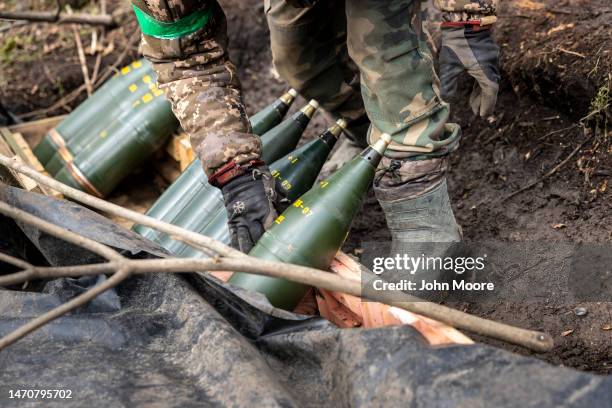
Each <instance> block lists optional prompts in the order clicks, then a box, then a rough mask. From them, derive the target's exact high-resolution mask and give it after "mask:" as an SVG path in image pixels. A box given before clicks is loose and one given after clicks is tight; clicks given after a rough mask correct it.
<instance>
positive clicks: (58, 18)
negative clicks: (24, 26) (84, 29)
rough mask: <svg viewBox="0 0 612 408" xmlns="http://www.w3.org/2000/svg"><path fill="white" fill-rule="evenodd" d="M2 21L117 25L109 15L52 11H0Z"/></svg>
mask: <svg viewBox="0 0 612 408" xmlns="http://www.w3.org/2000/svg"><path fill="white" fill-rule="evenodd" d="M0 19H2V20H26V21H40V22H47V23H57V24H88V25H102V26H106V27H114V26H116V25H117V23H116V22H115V20H114V19H113V16H111V15H109V14H105V15H94V14H65V13H60V14H58V13H56V12H54V11H0Z"/></svg>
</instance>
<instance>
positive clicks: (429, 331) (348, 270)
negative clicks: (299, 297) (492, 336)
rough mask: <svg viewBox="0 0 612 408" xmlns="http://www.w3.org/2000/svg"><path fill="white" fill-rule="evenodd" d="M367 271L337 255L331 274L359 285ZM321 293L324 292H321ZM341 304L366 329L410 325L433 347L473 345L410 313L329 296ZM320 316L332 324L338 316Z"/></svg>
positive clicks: (343, 296) (338, 295)
mask: <svg viewBox="0 0 612 408" xmlns="http://www.w3.org/2000/svg"><path fill="white" fill-rule="evenodd" d="M363 268H365V267H364V266H363V265H361V264H360V263H359V262H357V261H356V260H355V259H353V258H351V257H350V256H348V255H346V254H345V253H343V252H338V254H337V255H336V258H335V259H334V261H333V263H332V265H331V270H332V271H333V272H334V273H336V274H338V275H340V276H342V277H343V278H345V279H351V280H356V281H360V280H361V273H362V269H363ZM319 291H321V292H324V291H322V290H320V289H319ZM327 293H328V294H329V295H330V296H331V297H333V298H334V299H335V300H337V301H338V303H339V304H341V305H342V306H344V307H345V308H346V309H348V310H350V311H351V312H352V313H353V314H354V315H355V316H358V317H359V318H360V319H361V322H362V326H363V327H364V328H374V327H384V326H394V325H410V326H412V327H413V328H414V329H415V330H417V331H418V332H419V333H420V334H421V335H422V336H423V337H424V338H425V340H427V342H428V343H429V344H430V345H432V346H446V345H452V344H473V341H472V340H471V339H470V338H469V337H467V336H466V335H464V334H463V333H461V332H460V331H458V330H457V329H455V328H453V327H450V326H448V325H446V324H444V323H440V322H438V321H436V320H432V319H429V318H427V317H424V316H421V315H418V314H416V313H412V312H409V311H407V310H403V309H399V308H396V307H392V306H388V305H383V304H381V303H376V302H366V301H363V300H362V299H361V298H358V297H355V296H351V295H347V294H345V293H339V292H327ZM321 315H322V316H324V317H325V318H327V319H328V320H330V321H334V320H337V317H336V316H331V315H330V316H326V315H324V313H323V311H321Z"/></svg>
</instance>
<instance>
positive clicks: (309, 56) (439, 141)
mask: <svg viewBox="0 0 612 408" xmlns="http://www.w3.org/2000/svg"><path fill="white" fill-rule="evenodd" d="M420 7H421V2H420V1H416V0H414V1H406V0H389V1H384V2H383V1H376V0H351V1H344V0H338V1H333V0H326V1H320V2H318V3H316V4H315V5H314V6H313V7H309V8H300V9H296V8H293V7H292V6H291V5H290V4H288V3H287V1H286V0H266V1H265V11H266V15H267V18H268V24H269V26H270V37H271V42H272V55H273V60H274V65H275V67H276V69H277V71H278V72H279V74H280V75H281V76H282V77H283V78H284V79H285V80H287V82H289V84H290V85H291V86H292V87H294V88H296V89H298V90H299V91H300V92H301V93H302V94H304V95H305V96H307V97H309V98H317V99H318V100H319V101H320V103H321V105H322V107H323V108H324V109H326V110H328V111H330V112H332V113H333V114H336V115H338V116H345V117H348V118H356V117H358V116H359V115H361V114H363V111H364V110H365V111H367V115H368V117H369V118H370V120H371V122H372V126H371V128H370V132H369V142H370V143H373V142H375V141H376V140H377V139H378V138H379V137H380V134H382V133H383V132H386V133H389V134H391V136H392V138H393V142H392V143H391V145H390V147H389V149H388V150H387V153H386V156H388V157H393V158H414V159H416V158H418V159H422V158H427V157H429V156H430V155H434V156H437V155H440V154H447V153H448V152H449V151H450V150H452V149H453V148H455V147H456V146H457V142H458V139H459V137H460V132H459V131H458V129H457V128H456V127H449V126H446V121H447V119H448V116H449V107H448V105H447V104H446V103H444V102H443V101H442V99H441V97H440V92H439V90H440V84H439V80H438V78H437V76H436V74H435V72H434V70H433V61H432V56H431V53H430V51H429V49H428V47H427V44H426V37H425V35H424V34H423V31H422V29H421V20H420V15H421V14H420ZM347 55H349V56H350V59H352V61H354V63H355V65H356V67H355V66H353V65H352V63H351V62H350V59H347ZM358 86H360V89H361V96H360V95H359V91H358ZM361 101H363V102H361ZM362 103H363V105H362Z"/></svg>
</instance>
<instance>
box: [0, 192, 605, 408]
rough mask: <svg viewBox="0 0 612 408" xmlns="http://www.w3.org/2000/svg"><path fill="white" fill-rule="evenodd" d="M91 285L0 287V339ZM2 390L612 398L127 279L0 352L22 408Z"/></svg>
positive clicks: (139, 245) (92, 397)
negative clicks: (29, 288) (28, 289)
mask: <svg viewBox="0 0 612 408" xmlns="http://www.w3.org/2000/svg"><path fill="white" fill-rule="evenodd" d="M0 199H2V200H3V201H5V202H9V203H11V204H13V205H15V206H17V207H19V208H22V209H24V210H26V211H28V212H30V213H33V214H36V215H38V216H40V217H42V218H45V219H47V220H49V221H53V222H54V223H56V224H59V225H62V226H64V227H66V228H68V229H70V230H73V231H77V232H79V233H81V234H83V235H85V236H88V237H90V238H93V239H95V240H97V241H99V242H102V243H105V244H107V245H109V246H112V247H114V248H116V249H117V250H119V251H120V252H121V253H123V254H124V255H126V256H130V257H134V258H146V257H156V256H164V252H163V250H161V249H160V248H158V247H156V246H154V245H153V244H152V243H150V242H149V241H146V240H144V239H143V238H141V237H139V236H138V235H136V234H133V233H131V232H130V231H127V230H125V229H123V228H121V227H119V226H118V225H116V224H114V223H112V222H111V221H109V220H107V219H106V218H104V217H101V216H99V215H97V214H95V213H93V212H92V211H89V210H88V209H85V208H84V207H81V206H79V205H76V204H73V203H70V202H67V201H60V200H55V199H52V198H47V197H44V196H40V195H36V194H30V193H25V192H23V191H21V190H18V189H14V188H10V187H2V188H0ZM0 225H1V226H2V227H3V233H2V234H1V237H0V248H1V249H2V250H3V251H5V252H6V251H12V253H14V254H20V255H22V256H25V255H28V256H29V257H30V259H37V260H38V262H43V259H44V260H46V262H47V263H49V264H51V265H70V264H78V263H82V262H85V261H87V262H98V261H100V259H99V258H98V257H97V256H95V255H92V254H90V253H88V252H87V251H85V250H83V249H80V248H76V247H74V246H72V245H70V244H67V243H65V242H62V241H60V240H58V239H56V238H53V237H50V236H48V235H46V234H44V233H41V232H40V231H38V230H36V229H34V228H32V227H27V226H24V225H20V224H15V223H12V221H11V220H8V219H6V218H3V219H0ZM4 227H6V228H4ZM33 247H35V248H33ZM36 251H38V253H36ZM2 266H6V265H2ZM3 269H6V268H3ZM102 279H105V278H104V277H103V276H100V277H87V278H81V279H56V280H53V281H49V282H46V283H44V285H41V291H39V292H24V291H17V290H1V291H0V334H3V335H4V334H6V333H7V332H8V331H10V330H12V329H14V328H15V327H17V325H19V324H23V323H25V322H26V321H27V320H29V319H31V318H33V317H35V316H38V315H40V314H41V313H43V312H45V311H47V310H49V309H50V308H52V307H54V306H57V305H58V304H60V303H61V302H64V301H66V300H67V299H69V298H71V297H73V296H75V295H76V294H78V293H81V292H82V291H83V290H85V289H86V288H88V287H91V285H95V284H96V283H97V282H100V280H102ZM10 389H64V390H71V391H72V398H71V399H65V400H59V399H55V400H44V405H45V406H62V407H64V406H69V407H73V406H74V407H83V406H95V407H104V406H112V407H195V406H255V405H256V406H283V407H293V406H320V405H322V404H329V405H330V406H382V405H389V406H396V405H402V406H414V407H457V406H461V407H489V406H491V407H501V406H503V407H558V406H576V407H585V406H588V407H608V406H610V403H611V401H612V378H611V377H601V376H595V375H591V374H587V373H582V372H578V371H574V370H571V369H567V368H561V367H555V366H551V365H548V364H546V363H544V362H541V361H538V360H536V359H531V358H526V357H521V356H518V355H515V354H511V353H509V352H506V351H503V350H500V349H497V348H494V347H490V346H485V345H480V344H477V345H471V346H453V347H444V348H431V347H429V346H428V345H427V344H426V343H425V342H424V341H423V339H422V338H421V337H420V335H419V334H418V332H416V331H414V330H413V329H412V328H411V327H408V326H405V327H388V328H381V329H369V330H363V329H338V328H335V327H333V326H332V325H331V324H330V323H328V322H327V321H325V320H323V319H320V318H306V317H303V316H298V315H295V314H292V313H288V312H285V311H281V310H277V309H274V308H272V307H271V306H270V305H269V304H267V302H266V301H265V300H264V299H262V298H261V297H260V296H257V295H253V294H249V293H247V292H242V291H238V290H235V289H233V288H231V287H229V286H228V285H226V284H224V283H221V282H219V281H217V280H216V279H214V278H211V277H209V276H208V275H204V274H195V273H192V274H183V275H169V274H155V275H154V274H150V275H140V276H135V277H133V278H130V279H129V280H127V281H126V282H124V283H123V284H122V285H120V286H119V287H118V288H117V289H116V290H114V291H108V292H107V293H105V294H104V295H103V296H101V297H99V298H98V299H96V300H95V301H93V302H91V303H90V304H89V305H87V306H85V307H83V308H81V309H79V310H77V311H75V312H73V313H71V314H70V315H68V316H64V317H62V318H60V319H58V320H56V321H54V322H52V323H51V324H49V325H47V326H45V327H44V328H42V329H40V330H38V331H37V332H35V333H33V334H31V335H29V336H27V337H26V338H24V339H22V340H20V341H19V342H17V343H15V344H14V345H12V346H10V347H9V348H7V349H5V350H3V351H1V352H0V405H1V406H2V407H12V406H24V402H25V401H24V400H16V399H9V398H8V396H9V393H8V392H9V390H10ZM32 401H33V400H28V402H29V403H32ZM39 402H41V400H39Z"/></svg>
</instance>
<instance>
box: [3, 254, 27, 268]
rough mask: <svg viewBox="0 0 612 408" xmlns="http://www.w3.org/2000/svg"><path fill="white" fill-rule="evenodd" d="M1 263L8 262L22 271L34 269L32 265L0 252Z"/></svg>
mask: <svg viewBox="0 0 612 408" xmlns="http://www.w3.org/2000/svg"><path fill="white" fill-rule="evenodd" d="M0 261H3V262H6V263H7V264H11V265H13V266H16V267H18V268H21V269H30V268H32V265H31V264H30V263H28V262H26V261H24V260H22V259H19V258H15V257H14V256H11V255H9V254H5V253H3V252H0Z"/></svg>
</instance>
